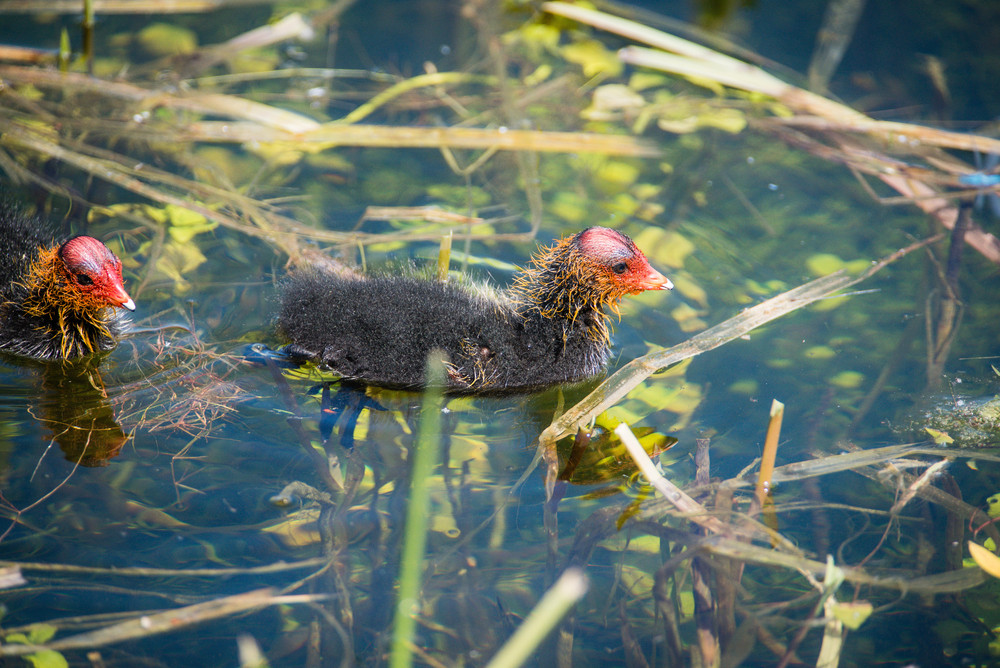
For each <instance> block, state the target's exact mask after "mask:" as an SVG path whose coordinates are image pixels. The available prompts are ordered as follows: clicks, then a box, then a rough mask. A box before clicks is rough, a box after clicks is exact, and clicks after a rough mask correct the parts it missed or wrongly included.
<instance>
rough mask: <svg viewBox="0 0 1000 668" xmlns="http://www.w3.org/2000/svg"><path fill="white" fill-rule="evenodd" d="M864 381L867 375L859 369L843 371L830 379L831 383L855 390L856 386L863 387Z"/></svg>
mask: <svg viewBox="0 0 1000 668" xmlns="http://www.w3.org/2000/svg"><path fill="white" fill-rule="evenodd" d="M863 382H865V376H864V374H863V373H860V372H858V371H841V372H840V373H838V374H837V375H836V376H834V377H833V378H831V379H830V384H831V385H834V386H836V387H842V388H844V389H845V390H853V389H854V388H857V387H861V384H862V383H863Z"/></svg>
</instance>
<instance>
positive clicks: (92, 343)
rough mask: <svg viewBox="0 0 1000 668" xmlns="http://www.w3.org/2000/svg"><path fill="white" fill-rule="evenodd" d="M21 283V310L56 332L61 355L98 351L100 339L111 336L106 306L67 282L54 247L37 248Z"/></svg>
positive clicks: (61, 262) (63, 268)
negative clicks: (34, 258) (22, 289)
mask: <svg viewBox="0 0 1000 668" xmlns="http://www.w3.org/2000/svg"><path fill="white" fill-rule="evenodd" d="M23 285H24V287H25V288H26V290H27V296H26V298H25V300H24V302H23V304H22V308H23V309H24V312H25V313H26V314H28V315H29V316H32V317H34V318H38V319H40V320H42V321H44V322H45V323H46V325H47V326H48V327H50V328H52V329H53V330H56V331H57V332H58V333H59V334H60V337H59V338H60V341H61V342H62V343H61V347H62V350H61V352H62V355H63V357H64V358H68V357H73V356H76V355H81V354H88V353H92V352H95V351H97V350H100V348H101V342H102V341H103V340H106V339H107V338H110V337H111V332H110V330H109V328H108V326H109V318H108V311H109V309H108V308H106V307H105V306H104V305H103V304H102V303H101V302H99V301H97V300H96V299H95V298H93V297H90V296H89V295H86V294H83V293H81V292H80V291H79V290H77V289H75V288H74V287H73V286H72V285H71V284H70V282H69V277H68V276H67V273H66V267H65V265H64V264H63V261H62V260H61V259H60V257H59V250H58V248H43V249H41V251H40V252H39V254H38V259H36V260H35V262H33V263H32V265H31V267H30V268H29V269H28V275H27V277H26V278H25V280H24V283H23Z"/></svg>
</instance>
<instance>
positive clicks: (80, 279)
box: [76, 274, 94, 285]
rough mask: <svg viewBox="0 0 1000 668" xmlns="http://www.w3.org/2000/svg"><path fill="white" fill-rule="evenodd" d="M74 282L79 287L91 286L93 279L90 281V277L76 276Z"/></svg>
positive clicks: (84, 275)
mask: <svg viewBox="0 0 1000 668" xmlns="http://www.w3.org/2000/svg"><path fill="white" fill-rule="evenodd" d="M76 282H77V283H79V284H80V285H93V284H94V279H92V278H91V277H90V276H87V275H86V274H77V275H76Z"/></svg>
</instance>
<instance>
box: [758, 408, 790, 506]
mask: <svg viewBox="0 0 1000 668" xmlns="http://www.w3.org/2000/svg"><path fill="white" fill-rule="evenodd" d="M784 416H785V404H783V403H781V402H780V401H778V400H777V399H774V400H772V401H771V419H770V420H769V421H768V423H767V436H766V437H765V439H764V454H763V455H761V459H760V473H758V474H757V488H756V490H755V491H754V497H755V498H756V500H757V505H758V507H761V508H763V507H764V502H765V501H766V500H767V497H768V496H770V494H771V477H772V476H773V475H774V460H775V459H776V458H777V456H778V438H779V437H780V436H781V420H782V418H783V417H784Z"/></svg>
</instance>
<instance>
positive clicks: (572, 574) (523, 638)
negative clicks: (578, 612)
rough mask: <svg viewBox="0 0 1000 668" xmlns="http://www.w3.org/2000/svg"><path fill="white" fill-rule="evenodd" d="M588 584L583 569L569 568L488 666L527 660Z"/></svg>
mask: <svg viewBox="0 0 1000 668" xmlns="http://www.w3.org/2000/svg"><path fill="white" fill-rule="evenodd" d="M587 586H588V585H587V576H586V575H584V573H583V571H582V570H580V569H579V568H568V569H566V570H565V571H564V572H563V574H562V575H561V576H559V579H558V580H556V583H555V584H554V585H552V587H551V588H550V589H549V590H548V591H547V592H545V595H544V596H542V600H540V601H539V602H538V605H536V606H535V607H534V608H533V609H532V611H531V612H530V613H529V614H528V616H527V617H525V619H524V621H523V622H521V625H520V626H519V627H517V630H516V631H515V632H514V635H512V636H511V637H510V639H508V640H507V642H506V643H504V645H503V647H501V648H500V651H499V652H497V653H496V656H494V657H493V659H492V660H491V661H490V662H489V663H488V664H486V668H517V666H520V665H522V664H523V663H524V662H525V661H527V660H528V658H529V657H530V656H531V654H532V652H534V651H535V650H536V649H537V648H538V646H539V645H541V644H542V641H543V640H545V638H546V636H548V635H549V633H550V632H551V631H552V629H554V628H555V627H556V626H557V625H558V624H559V621H560V620H561V619H562V618H563V617H565V616H566V613H568V612H569V610H570V608H572V607H573V606H574V605H576V602H577V601H579V600H580V599H581V598H583V596H584V594H586V593H587Z"/></svg>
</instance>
